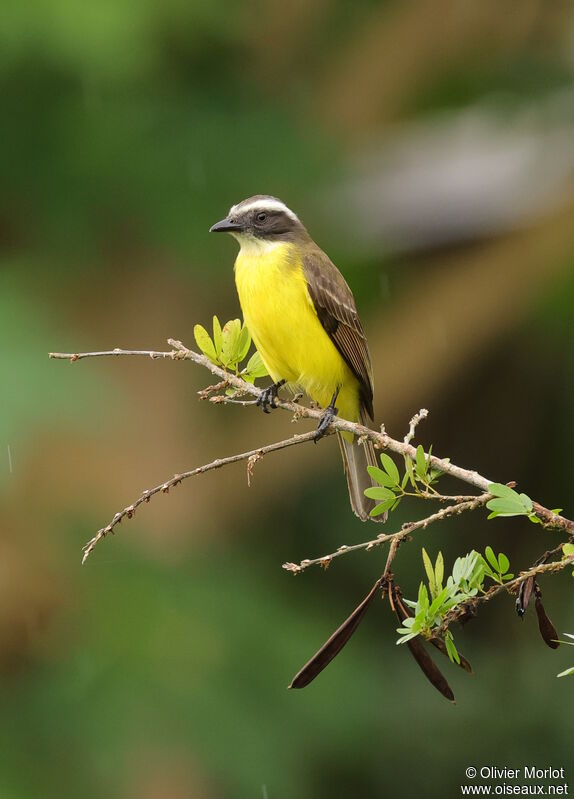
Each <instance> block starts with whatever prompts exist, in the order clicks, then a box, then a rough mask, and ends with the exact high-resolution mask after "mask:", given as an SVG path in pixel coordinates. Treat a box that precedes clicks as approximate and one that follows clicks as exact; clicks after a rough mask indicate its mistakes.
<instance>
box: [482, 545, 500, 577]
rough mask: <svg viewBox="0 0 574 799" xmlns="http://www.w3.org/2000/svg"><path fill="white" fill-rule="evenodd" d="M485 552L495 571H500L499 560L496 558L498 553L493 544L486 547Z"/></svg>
mask: <svg viewBox="0 0 574 799" xmlns="http://www.w3.org/2000/svg"><path fill="white" fill-rule="evenodd" d="M484 554H485V555H486V559H487V561H488V562H489V563H490V565H491V566H492V568H493V569H494V571H495V572H499V571H500V569H499V568H498V560H497V559H496V555H495V554H494V550H493V549H492V547H491V546H488V547H486V549H485V550H484Z"/></svg>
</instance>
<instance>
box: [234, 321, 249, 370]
mask: <svg viewBox="0 0 574 799" xmlns="http://www.w3.org/2000/svg"><path fill="white" fill-rule="evenodd" d="M250 346H251V334H250V333H249V330H248V329H247V325H246V324H245V323H243V326H242V328H241V330H240V332H239V341H238V342H237V362H238V363H241V361H242V360H243V359H244V358H245V356H246V355H247V353H248V352H249V347H250Z"/></svg>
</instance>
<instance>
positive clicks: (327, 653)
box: [289, 578, 381, 688]
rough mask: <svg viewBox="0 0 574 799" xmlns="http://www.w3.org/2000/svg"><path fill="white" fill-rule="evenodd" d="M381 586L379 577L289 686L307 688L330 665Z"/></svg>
mask: <svg viewBox="0 0 574 799" xmlns="http://www.w3.org/2000/svg"><path fill="white" fill-rule="evenodd" d="M380 587H381V579H380V578H379V579H378V580H377V582H376V583H375V584H374V586H373V587H372V588H371V590H370V591H369V593H368V594H367V596H366V597H365V598H364V599H363V601H362V602H361V604H360V605H358V607H356V608H355V610H354V611H353V612H352V613H351V615H350V616H349V617H348V618H347V619H345V621H344V622H343V623H342V624H341V626H340V627H339V628H338V629H337V630H335V632H334V633H333V635H332V636H331V637H330V638H329V639H328V640H327V641H325V643H324V644H323V646H322V647H321V648H320V649H319V650H318V651H317V652H315V654H314V655H313V657H312V658H311V660H309V661H307V663H305V665H304V666H303V668H302V669H301V670H300V671H299V672H297V674H296V675H295V677H293V679H292V680H291V684H290V685H289V688H305V686H307V685H309V683H310V682H313V680H314V679H315V677H317V675H318V674H320V673H321V672H322V671H323V669H324V668H325V667H326V666H328V665H329V663H330V662H331V661H332V660H333V658H334V657H336V655H338V654H339V652H340V651H341V649H342V648H343V647H344V646H345V644H346V643H347V642H348V641H349V639H350V637H351V636H352V635H353V633H354V632H355V630H356V629H357V627H358V626H359V624H360V622H361V621H362V620H363V618H364V616H365V613H366V612H367V610H368V608H369V606H370V604H371V602H372V601H373V599H374V598H375V596H376V594H377V591H378V589H379V588H380Z"/></svg>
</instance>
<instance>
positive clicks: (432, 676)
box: [407, 637, 454, 702]
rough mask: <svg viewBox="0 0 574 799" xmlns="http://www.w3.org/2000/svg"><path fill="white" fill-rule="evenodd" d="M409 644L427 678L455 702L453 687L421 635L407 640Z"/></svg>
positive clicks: (447, 697)
mask: <svg viewBox="0 0 574 799" xmlns="http://www.w3.org/2000/svg"><path fill="white" fill-rule="evenodd" d="M407 646H408V648H409V649H410V651H411V655H412V656H413V657H414V659H415V660H416V662H417V663H418V665H419V667H420V669H421V671H422V672H423V674H424V675H425V677H426V678H427V680H428V681H429V682H430V683H432V685H434V687H435V688H436V689H437V691H439V692H440V693H441V694H442V695H443V696H444V697H446V699H448V700H449V701H450V702H454V694H453V692H452V688H451V687H450V685H449V684H448V682H447V681H446V679H445V677H444V675H443V674H442V672H441V671H440V669H439V668H438V666H437V665H436V663H435V662H434V660H433V659H432V658H431V656H430V655H429V653H428V652H427V651H426V649H425V648H424V644H423V642H422V641H421V639H420V638H419V637H417V638H411V640H410V641H407Z"/></svg>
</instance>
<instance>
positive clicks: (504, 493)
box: [488, 483, 518, 498]
mask: <svg viewBox="0 0 574 799" xmlns="http://www.w3.org/2000/svg"><path fill="white" fill-rule="evenodd" d="M488 493H489V494H492V496H493V497H509V498H512V497H517V496H518V494H517V493H516V491H515V490H514V489H513V488H510V486H505V485H504V483H489V484H488Z"/></svg>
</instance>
